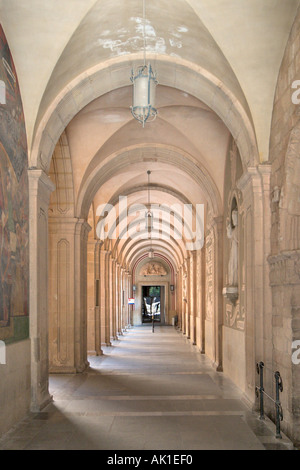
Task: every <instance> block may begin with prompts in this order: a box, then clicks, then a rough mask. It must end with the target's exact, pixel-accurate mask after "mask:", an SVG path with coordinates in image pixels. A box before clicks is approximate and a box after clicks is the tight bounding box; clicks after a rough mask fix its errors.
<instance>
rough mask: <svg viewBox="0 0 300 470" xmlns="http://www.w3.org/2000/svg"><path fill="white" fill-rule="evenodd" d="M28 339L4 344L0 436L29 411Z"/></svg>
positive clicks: (0, 396)
mask: <svg viewBox="0 0 300 470" xmlns="http://www.w3.org/2000/svg"><path fill="white" fill-rule="evenodd" d="M30 354H31V352H30V340H25V341H20V342H18V343H14V344H11V345H7V346H6V364H1V365H0V371H1V381H0V436H1V435H2V434H4V433H5V432H7V431H8V430H9V429H10V428H11V427H12V426H13V425H14V424H15V423H16V422H18V421H20V420H21V419H22V418H24V416H25V415H26V414H27V413H28V412H29V407H30V395H31V392H30Z"/></svg>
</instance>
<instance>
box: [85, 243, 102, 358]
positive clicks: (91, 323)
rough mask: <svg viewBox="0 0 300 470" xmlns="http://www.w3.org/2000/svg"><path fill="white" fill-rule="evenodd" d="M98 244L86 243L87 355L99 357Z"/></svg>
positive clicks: (100, 350) (100, 352)
mask: <svg viewBox="0 0 300 470" xmlns="http://www.w3.org/2000/svg"><path fill="white" fill-rule="evenodd" d="M99 251H100V243H99V241H97V240H89V242H88V354H89V355H95V356H101V355H102V354H103V352H102V349H101V333H100V332H101V322H100V306H99V305H100V304H99V294H100V292H99V282H100V266H99V263H100V260H99Z"/></svg>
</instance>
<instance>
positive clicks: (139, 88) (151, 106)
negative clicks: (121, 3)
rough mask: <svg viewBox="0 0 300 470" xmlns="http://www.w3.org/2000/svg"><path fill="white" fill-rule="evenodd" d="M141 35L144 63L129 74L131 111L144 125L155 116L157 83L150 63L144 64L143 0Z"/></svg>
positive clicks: (144, 29) (144, 23)
mask: <svg viewBox="0 0 300 470" xmlns="http://www.w3.org/2000/svg"><path fill="white" fill-rule="evenodd" d="M143 35H144V65H141V66H139V67H137V69H136V72H135V73H134V71H133V70H132V74H131V81H132V83H133V103H132V106H131V112H132V115H133V117H134V118H135V119H136V120H137V121H139V122H140V123H141V124H142V125H143V127H145V124H146V122H147V121H148V122H151V121H154V119H155V118H156V116H157V109H156V108H155V89H156V85H157V83H158V82H157V80H156V76H155V74H154V73H153V70H152V67H151V65H150V64H149V65H146V20H145V0H143Z"/></svg>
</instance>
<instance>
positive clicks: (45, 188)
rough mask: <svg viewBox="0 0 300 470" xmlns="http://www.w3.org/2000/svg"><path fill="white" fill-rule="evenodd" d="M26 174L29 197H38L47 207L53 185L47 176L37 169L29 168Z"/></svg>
mask: <svg viewBox="0 0 300 470" xmlns="http://www.w3.org/2000/svg"><path fill="white" fill-rule="evenodd" d="M27 174H28V187H29V195H32V196H34V197H38V198H39V199H40V200H42V201H43V202H44V203H45V204H47V205H48V204H49V201H50V194H51V193H52V192H53V191H54V190H55V185H54V184H53V183H52V181H51V179H50V178H49V176H47V175H46V173H45V172H44V171H43V170H39V169H37V168H29V169H28V170H27Z"/></svg>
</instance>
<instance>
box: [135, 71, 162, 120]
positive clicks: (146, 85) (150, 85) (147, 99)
mask: <svg viewBox="0 0 300 470" xmlns="http://www.w3.org/2000/svg"><path fill="white" fill-rule="evenodd" d="M131 81H132V83H133V104H132V106H131V112H132V115H133V117H134V118H135V119H136V120H137V121H139V122H140V123H141V124H142V125H143V127H144V126H145V123H146V122H147V121H149V122H150V121H154V119H155V118H156V115H157V109H156V108H155V89H156V85H157V80H156V77H155V75H154V73H153V70H152V67H151V65H148V66H147V65H142V66H140V67H138V68H137V71H136V74H134V73H133V72H132V76H131Z"/></svg>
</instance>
